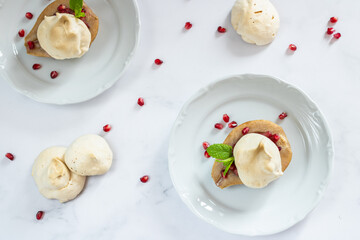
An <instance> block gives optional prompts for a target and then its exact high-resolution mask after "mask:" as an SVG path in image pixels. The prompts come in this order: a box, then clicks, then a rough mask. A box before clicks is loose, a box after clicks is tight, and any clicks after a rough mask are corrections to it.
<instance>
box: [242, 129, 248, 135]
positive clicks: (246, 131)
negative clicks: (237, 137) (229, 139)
mask: <svg viewBox="0 0 360 240" xmlns="http://www.w3.org/2000/svg"><path fill="white" fill-rule="evenodd" d="M249 130H250V129H249V128H248V127H245V128H244V129H243V130H242V131H241V132H242V134H243V135H245V134H248V133H249Z"/></svg>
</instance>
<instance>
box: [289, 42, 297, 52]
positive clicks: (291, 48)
mask: <svg viewBox="0 0 360 240" xmlns="http://www.w3.org/2000/svg"><path fill="white" fill-rule="evenodd" d="M289 49H290V50H291V51H296V49H297V47H296V46H295V44H290V45H289Z"/></svg>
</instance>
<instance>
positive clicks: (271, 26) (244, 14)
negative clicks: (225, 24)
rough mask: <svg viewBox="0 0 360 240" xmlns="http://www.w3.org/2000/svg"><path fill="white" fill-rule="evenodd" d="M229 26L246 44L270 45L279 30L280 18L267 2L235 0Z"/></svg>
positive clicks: (267, 0) (261, 0)
mask: <svg viewBox="0 0 360 240" xmlns="http://www.w3.org/2000/svg"><path fill="white" fill-rule="evenodd" d="M231 24H232V26H233V27H234V29H235V31H236V32H237V33H238V34H239V35H241V37H242V39H243V40H244V41H245V42H247V43H252V44H256V45H266V44H269V43H271V42H272V41H273V40H274V38H275V37H276V34H277V32H278V30H279V26H280V18H279V14H278V12H277V10H276V9H275V7H274V5H272V3H271V2H270V1H269V0H237V1H236V2H235V4H234V6H233V8H232V11H231Z"/></svg>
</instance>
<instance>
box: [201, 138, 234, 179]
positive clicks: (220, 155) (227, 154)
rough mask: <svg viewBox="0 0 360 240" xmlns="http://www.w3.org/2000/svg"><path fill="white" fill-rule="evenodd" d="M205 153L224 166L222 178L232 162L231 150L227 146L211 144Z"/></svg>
mask: <svg viewBox="0 0 360 240" xmlns="http://www.w3.org/2000/svg"><path fill="white" fill-rule="evenodd" d="M206 151H207V152H208V154H209V155H210V156H211V157H213V158H215V161H217V162H221V163H222V164H223V165H224V166H225V170H224V176H226V174H227V172H228V171H229V169H230V167H231V164H233V162H234V156H233V148H232V147H231V146H229V145H227V144H213V145H211V146H209V147H208V148H207V149H206Z"/></svg>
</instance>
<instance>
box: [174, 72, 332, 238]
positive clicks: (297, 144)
mask: <svg viewBox="0 0 360 240" xmlns="http://www.w3.org/2000/svg"><path fill="white" fill-rule="evenodd" d="M283 111H286V112H287V113H288V117H287V118H285V119H284V120H282V121H281V120H279V119H278V115H279V114H280V113H281V112H283ZM224 113H227V114H228V115H229V116H230V118H231V119H230V121H232V120H234V121H236V122H237V123H238V124H241V123H243V122H246V121H249V120H256V119H267V120H270V121H273V122H275V123H277V124H279V125H281V126H282V127H283V128H284V131H285V133H286V135H287V137H288V139H289V141H290V144H291V147H292V150H293V158H292V161H291V163H290V165H289V167H288V168H287V169H286V171H285V172H284V175H283V176H282V177H281V178H279V179H278V180H276V181H274V182H272V183H271V184H270V185H269V186H267V187H266V188H263V189H251V188H247V187H245V186H243V185H241V186H239V185H238V186H232V187H229V188H226V189H223V190H222V189H220V188H218V187H216V185H215V184H214V182H213V180H212V178H211V168H212V165H213V162H214V161H213V160H212V159H211V158H210V159H208V158H205V157H204V155H203V154H204V149H203V148H202V142H203V141H208V142H210V144H213V143H222V142H223V141H224V139H225V137H226V136H227V135H228V134H229V132H230V129H229V128H228V127H227V126H226V127H224V128H223V129H222V130H217V129H215V128H214V124H215V123H217V122H222V115H223V114H224ZM333 155H334V148H333V142H332V138H331V134H330V130H329V127H328V124H327V122H326V120H325V118H324V116H323V115H322V113H321V112H320V110H319V108H318V107H317V106H316V104H315V103H314V102H313V101H312V100H311V99H310V98H309V97H308V96H307V95H306V94H305V93H303V92H302V91H301V90H299V89H298V88H296V87H294V86H291V85H290V84H287V83H285V82H283V81H281V80H279V79H276V78H274V77H270V76H264V75H252V74H246V75H239V76H233V77H229V78H227V79H224V80H222V81H218V82H215V83H213V84H211V85H210V86H208V87H206V88H204V89H202V90H200V91H199V92H198V93H196V94H195V95H194V96H193V97H192V98H191V99H190V100H189V101H188V102H187V103H186V104H185V105H184V107H183V108H182V110H181V112H180V114H179V116H178V118H177V120H176V121H175V124H174V127H173V130H172V134H171V139H170V146H169V170H170V175H171V178H172V181H173V183H174V186H175V188H176V190H177V191H178V193H179V195H180V197H181V199H182V200H183V201H184V203H185V204H186V205H187V206H188V207H189V208H190V210H191V211H192V212H193V213H195V214H196V215H197V216H199V217H200V218H201V219H203V220H205V221H206V222H208V223H210V224H212V225H214V226H216V227H218V228H220V229H222V230H224V231H226V232H230V233H234V234H241V235H249V236H254V235H268V234H273V233H277V232H280V231H283V230H285V229H287V228H289V227H291V226H292V225H294V224H296V223H297V222H299V221H301V220H302V219H303V218H304V217H305V216H306V215H307V214H308V213H309V212H310V211H311V210H312V209H313V208H314V207H315V206H316V204H317V203H318V202H319V201H320V198H321V197H322V195H323V193H324V190H325V188H326V186H327V184H328V181H329V177H330V174H331V170H332V167H333Z"/></svg>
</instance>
